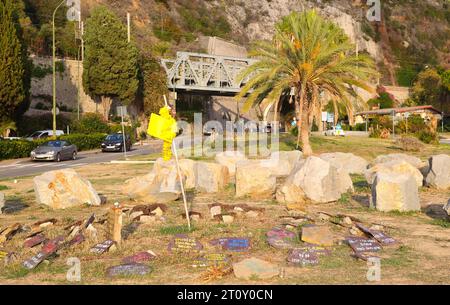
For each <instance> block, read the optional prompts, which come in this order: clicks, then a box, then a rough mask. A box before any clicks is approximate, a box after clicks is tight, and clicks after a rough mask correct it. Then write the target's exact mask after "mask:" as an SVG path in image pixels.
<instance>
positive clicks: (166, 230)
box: [159, 225, 197, 235]
mask: <svg viewBox="0 0 450 305" xmlns="http://www.w3.org/2000/svg"><path fill="white" fill-rule="evenodd" d="M196 230H197V228H195V227H194V226H192V225H191V230H189V227H188V226H187V225H181V226H166V227H162V228H160V229H159V234H161V235H176V234H187V233H191V232H194V231H196Z"/></svg>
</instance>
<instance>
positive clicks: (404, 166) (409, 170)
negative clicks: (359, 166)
mask: <svg viewBox="0 0 450 305" xmlns="http://www.w3.org/2000/svg"><path fill="white" fill-rule="evenodd" d="M381 172H384V173H394V174H404V175H410V176H413V177H414V179H415V181H416V183H417V187H421V186H423V175H422V173H421V172H420V170H418V169H417V168H416V167H414V166H412V165H411V163H408V162H406V161H399V160H394V161H389V162H385V163H379V164H376V165H375V166H372V167H371V168H369V169H368V170H367V171H366V172H365V174H364V175H365V177H366V180H367V183H369V184H370V185H372V184H373V183H374V181H375V177H376V175H377V173H381Z"/></svg>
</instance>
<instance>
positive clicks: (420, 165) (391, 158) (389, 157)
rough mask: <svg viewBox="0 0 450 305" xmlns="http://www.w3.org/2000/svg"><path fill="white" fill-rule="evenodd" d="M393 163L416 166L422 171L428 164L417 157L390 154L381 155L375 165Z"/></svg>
mask: <svg viewBox="0 0 450 305" xmlns="http://www.w3.org/2000/svg"><path fill="white" fill-rule="evenodd" d="M391 161H405V162H408V163H409V164H411V165H412V166H414V167H415V168H417V169H419V170H420V169H422V168H424V167H427V165H428V164H427V162H423V161H422V160H420V159H419V158H417V157H414V156H410V155H407V154H389V155H380V156H378V157H377V158H376V159H375V160H374V163H375V164H380V163H386V162H391Z"/></svg>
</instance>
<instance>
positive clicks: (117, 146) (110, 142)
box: [102, 133, 131, 152]
mask: <svg viewBox="0 0 450 305" xmlns="http://www.w3.org/2000/svg"><path fill="white" fill-rule="evenodd" d="M125 145H126V149H127V151H130V150H131V138H130V136H129V135H126V136H125ZM102 151H103V152H107V151H123V134H121V133H115V134H110V135H108V136H107V137H106V139H105V141H103V143H102Z"/></svg>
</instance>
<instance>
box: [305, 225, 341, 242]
mask: <svg viewBox="0 0 450 305" xmlns="http://www.w3.org/2000/svg"><path fill="white" fill-rule="evenodd" d="M302 241H304V242H306V243H310V244H314V245H320V246H324V247H331V246H333V245H334V242H335V236H334V234H333V233H332V232H331V231H330V229H328V228H327V227H325V226H316V225H306V226H303V227H302Z"/></svg>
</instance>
